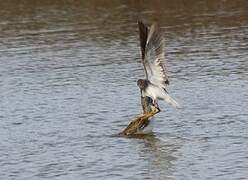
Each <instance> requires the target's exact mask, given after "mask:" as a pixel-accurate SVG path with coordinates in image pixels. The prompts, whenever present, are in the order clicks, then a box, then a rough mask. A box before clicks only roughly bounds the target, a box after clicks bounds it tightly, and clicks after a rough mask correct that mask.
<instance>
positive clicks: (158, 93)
mask: <svg viewBox="0 0 248 180" xmlns="http://www.w3.org/2000/svg"><path fill="white" fill-rule="evenodd" d="M138 26H139V32H140V46H141V55H142V64H143V66H144V72H145V79H138V81H137V85H138V87H139V88H140V91H141V96H142V97H145V96H147V97H149V98H151V99H152V103H153V105H154V106H155V107H157V108H158V109H159V106H158V100H164V101H166V102H167V103H169V104H170V105H172V106H173V107H175V108H178V107H179V104H178V103H177V101H176V100H174V99H173V98H172V97H171V96H170V95H169V93H168V91H167V90H166V88H167V86H168V85H169V78H168V71H167V68H166V66H165V64H164V62H165V53H164V46H165V42H164V38H163V35H162V33H161V32H160V29H159V27H158V25H157V23H153V24H152V25H151V27H150V29H148V27H147V26H146V25H145V24H144V23H143V22H142V21H138Z"/></svg>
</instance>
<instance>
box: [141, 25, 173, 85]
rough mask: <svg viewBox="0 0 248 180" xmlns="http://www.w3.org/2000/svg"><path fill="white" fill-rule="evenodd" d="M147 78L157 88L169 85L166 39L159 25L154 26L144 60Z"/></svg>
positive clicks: (148, 39) (149, 34)
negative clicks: (166, 65) (165, 50)
mask: <svg viewBox="0 0 248 180" xmlns="http://www.w3.org/2000/svg"><path fill="white" fill-rule="evenodd" d="M143 62H144V63H143V64H144V69H145V72H146V78H147V79H148V80H149V81H150V82H151V83H153V84H154V85H156V86H159V87H161V88H166V85H168V84H169V79H168V71H167V69H166V67H165V66H164V64H163V63H164V62H165V54H164V38H163V36H162V34H161V32H160V31H159V28H158V26H157V24H153V25H152V26H151V28H150V31H149V33H148V36H147V41H146V45H145V52H144V58H143Z"/></svg>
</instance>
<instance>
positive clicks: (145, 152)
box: [131, 133, 180, 179]
mask: <svg viewBox="0 0 248 180" xmlns="http://www.w3.org/2000/svg"><path fill="white" fill-rule="evenodd" d="M131 138H138V139H143V140H144V144H143V146H140V157H141V158H142V159H144V160H145V161H147V167H146V168H145V169H144V171H143V172H142V174H143V177H146V178H147V179H151V178H152V179H170V177H172V175H173V172H174V168H175V161H176V160H177V151H178V149H179V148H180V142H178V141H177V140H175V139H174V138H165V139H164V138H161V137H158V136H157V135H155V134H154V133H152V134H149V135H135V136H132V137H131Z"/></svg>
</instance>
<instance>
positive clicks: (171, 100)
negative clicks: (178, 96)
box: [164, 93, 179, 108]
mask: <svg viewBox="0 0 248 180" xmlns="http://www.w3.org/2000/svg"><path fill="white" fill-rule="evenodd" d="M164 100H165V101H166V102H167V103H169V104H170V105H172V106H173V107H175V108H179V104H178V103H177V102H176V100H175V99H173V98H172V97H170V96H169V94H167V93H166V94H165V95H164Z"/></svg>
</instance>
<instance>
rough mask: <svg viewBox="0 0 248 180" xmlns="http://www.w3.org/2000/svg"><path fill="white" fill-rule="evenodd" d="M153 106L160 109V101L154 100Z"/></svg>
mask: <svg viewBox="0 0 248 180" xmlns="http://www.w3.org/2000/svg"><path fill="white" fill-rule="evenodd" d="M152 104H153V105H154V106H155V107H156V108H158V109H159V107H158V101H157V100H156V99H153V100H152Z"/></svg>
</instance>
